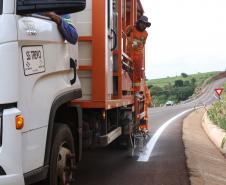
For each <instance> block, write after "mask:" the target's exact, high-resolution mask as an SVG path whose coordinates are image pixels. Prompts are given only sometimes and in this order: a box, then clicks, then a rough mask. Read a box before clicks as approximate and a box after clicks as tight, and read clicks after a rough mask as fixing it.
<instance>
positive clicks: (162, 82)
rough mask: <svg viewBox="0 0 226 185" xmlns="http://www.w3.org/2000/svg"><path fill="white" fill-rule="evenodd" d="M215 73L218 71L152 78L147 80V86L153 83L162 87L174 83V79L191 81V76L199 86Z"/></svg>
mask: <svg viewBox="0 0 226 185" xmlns="http://www.w3.org/2000/svg"><path fill="white" fill-rule="evenodd" d="M216 74H218V72H208V73H198V74H193V75H189V76H188V77H187V78H183V77H182V76H177V77H168V78H161V79H153V80H148V81H147V85H148V86H149V85H154V86H159V87H164V86H166V85H168V84H169V83H171V84H172V85H174V82H175V81H176V80H183V81H185V80H188V81H191V79H192V78H195V79H196V86H200V85H202V84H203V82H204V81H205V80H206V79H208V78H210V77H212V76H215V75H216Z"/></svg>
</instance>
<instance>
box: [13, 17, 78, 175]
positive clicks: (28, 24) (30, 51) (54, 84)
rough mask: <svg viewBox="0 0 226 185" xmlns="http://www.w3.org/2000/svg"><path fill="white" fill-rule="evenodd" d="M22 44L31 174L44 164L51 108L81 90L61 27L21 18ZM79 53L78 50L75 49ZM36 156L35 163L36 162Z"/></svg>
mask: <svg viewBox="0 0 226 185" xmlns="http://www.w3.org/2000/svg"><path fill="white" fill-rule="evenodd" d="M17 24H18V44H19V48H18V50H19V69H20V71H19V84H20V87H19V101H18V108H19V109H20V110H21V111H22V113H23V116H24V119H25V127H24V129H23V139H22V143H23V149H22V151H23V155H22V156H23V170H24V173H26V172H29V171H31V170H33V169H36V168H37V167H41V166H42V165H43V163H44V156H45V155H44V154H45V144H46V136H47V129H48V122H49V115H50V109H51V106H52V104H53V102H54V100H55V99H56V97H58V96H60V95H62V94H64V93H67V92H70V91H73V90H75V89H79V88H80V82H79V80H78V78H77V80H76V82H75V83H73V84H72V83H71V80H72V79H73V78H74V69H72V68H70V59H71V58H72V59H73V60H74V59H76V56H75V55H73V53H69V47H70V46H69V44H68V43H66V42H64V39H63V38H62V36H61V34H60V32H59V31H58V28H57V25H56V24H55V23H54V22H53V21H51V20H50V19H48V18H46V17H43V16H40V15H33V16H17ZM73 50H74V51H75V48H73ZM34 156H35V159H34Z"/></svg>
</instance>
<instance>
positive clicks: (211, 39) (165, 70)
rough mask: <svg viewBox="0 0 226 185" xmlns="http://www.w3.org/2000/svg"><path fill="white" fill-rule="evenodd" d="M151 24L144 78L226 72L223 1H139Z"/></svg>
mask: <svg viewBox="0 0 226 185" xmlns="http://www.w3.org/2000/svg"><path fill="white" fill-rule="evenodd" d="M142 3H143V5H144V7H145V14H146V15H147V16H148V17H149V19H150V20H151V22H152V27H151V29H149V38H148V41H147V45H146V76H147V77H148V78H157V77H165V76H172V75H176V74H180V73H181V72H187V73H195V72H204V71H214V70H224V69H225V68H226V11H225V8H226V1H225V0H170V1H169V0H142Z"/></svg>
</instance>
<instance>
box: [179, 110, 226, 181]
mask: <svg viewBox="0 0 226 185" xmlns="http://www.w3.org/2000/svg"><path fill="white" fill-rule="evenodd" d="M204 113H205V109H200V110H198V111H195V112H193V113H191V114H190V115H189V116H188V117H187V118H186V119H185V120H184V123H183V142H184V145H185V155H186V158H187V166H188V169H189V174H190V181H191V185H204V184H205V185H226V173H225V171H226V158H225V157H224V156H223V155H222V154H221V153H220V151H219V150H218V149H217V148H216V146H215V145H214V144H213V143H212V142H211V141H210V140H209V139H208V136H207V135H206V134H205V132H204V130H203V128H202V118H203V115H204Z"/></svg>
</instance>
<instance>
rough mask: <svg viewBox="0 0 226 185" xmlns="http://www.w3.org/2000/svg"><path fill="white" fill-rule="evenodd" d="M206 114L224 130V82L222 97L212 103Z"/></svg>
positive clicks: (225, 108) (225, 86)
mask: <svg viewBox="0 0 226 185" xmlns="http://www.w3.org/2000/svg"><path fill="white" fill-rule="evenodd" d="M208 116H209V118H210V120H211V121H212V122H213V123H214V124H216V125H217V126H219V127H220V128H222V129H224V130H226V83H225V84H224V93H223V95H222V99H221V100H220V101H217V102H216V103H214V104H213V106H212V107H211V108H210V109H209V110H208Z"/></svg>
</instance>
